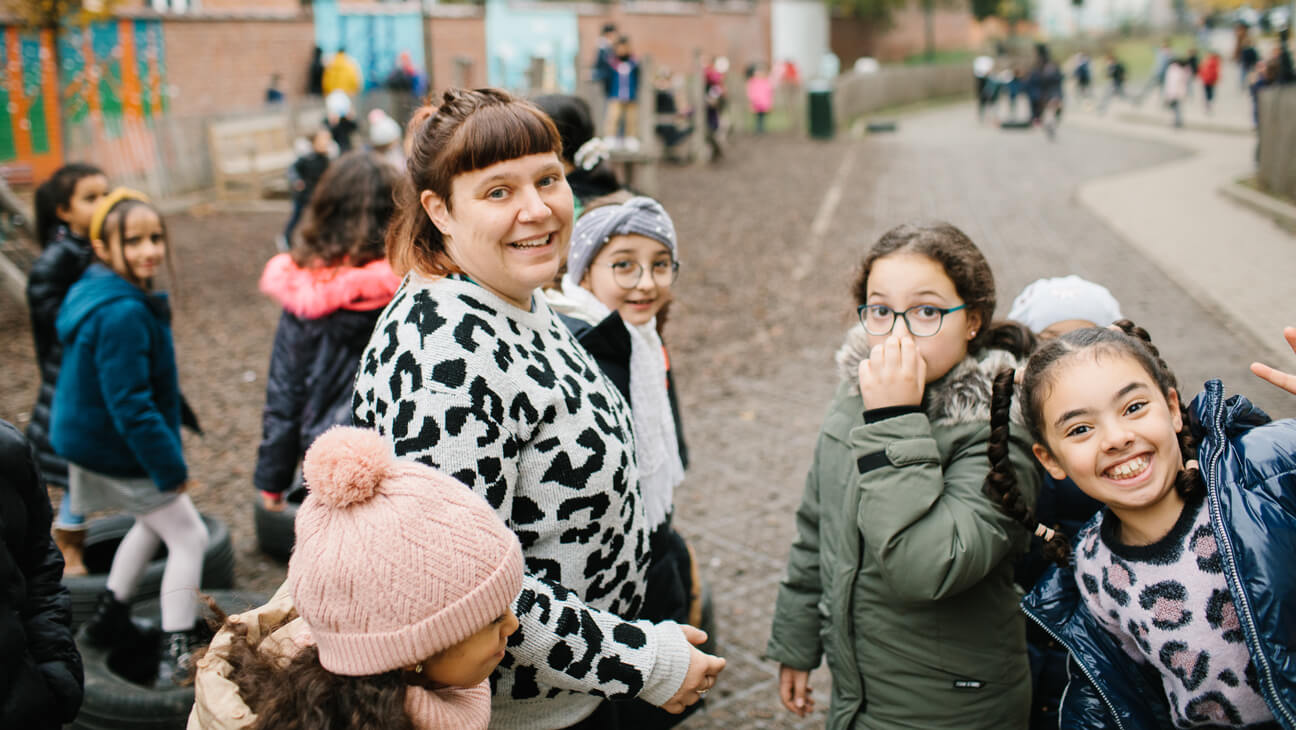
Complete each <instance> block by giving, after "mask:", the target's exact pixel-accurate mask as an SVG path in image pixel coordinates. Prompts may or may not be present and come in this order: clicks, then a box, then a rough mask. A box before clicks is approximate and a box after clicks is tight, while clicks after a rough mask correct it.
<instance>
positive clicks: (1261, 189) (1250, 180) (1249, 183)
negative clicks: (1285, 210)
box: [1237, 175, 1296, 206]
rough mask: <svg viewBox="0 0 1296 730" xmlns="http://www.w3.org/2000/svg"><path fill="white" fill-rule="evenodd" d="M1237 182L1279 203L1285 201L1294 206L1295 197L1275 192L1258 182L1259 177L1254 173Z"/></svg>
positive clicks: (1295, 203)
mask: <svg viewBox="0 0 1296 730" xmlns="http://www.w3.org/2000/svg"><path fill="white" fill-rule="evenodd" d="M1237 184H1238V185H1241V186H1242V187H1244V188H1247V189H1249V190H1254V191H1256V192H1257V193H1260V194H1261V195H1264V196H1266V197H1269V198H1273V199H1274V200H1276V201H1278V202H1280V203H1286V204H1287V205H1291V206H1296V198H1289V197H1287V196H1286V195H1283V194H1281V193H1276V192H1274V191H1272V190H1270V189H1268V188H1266V187H1265V186H1264V185H1262V184H1261V183H1260V178H1259V177H1257V176H1255V175H1251V176H1250V177H1244V178H1242V179H1241V180H1238V181H1237Z"/></svg>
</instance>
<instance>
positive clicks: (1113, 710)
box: [1022, 606, 1125, 730]
mask: <svg viewBox="0 0 1296 730" xmlns="http://www.w3.org/2000/svg"><path fill="white" fill-rule="evenodd" d="M1022 611H1023V612H1024V613H1025V614H1026V615H1027V616H1029V617H1030V619H1031V620H1032V621H1034V622H1035V623H1036V624H1037V625H1038V626H1039V627H1040V628H1041V629H1044V633H1046V634H1048V635H1049V636H1050V637H1052V638H1053V640H1054V641H1056V642H1057V643H1059V644H1061V645H1062V646H1065V647H1066V650H1067V654H1069V655H1070V656H1068V657H1067V661H1069V662H1073V663H1074V664H1075V665H1076V666H1077V667H1080V671H1081V672H1084V675H1085V678H1086V679H1088V680H1089V684H1092V685H1093V688H1094V689H1095V690H1097V692H1098V696H1099V697H1100V698H1101V699H1102V701H1103V704H1105V705H1107V712H1108V714H1110V715H1111V716H1112V719H1113V720H1115V721H1116V727H1118V728H1121V730H1125V723H1123V722H1121V717H1120V713H1118V712H1116V705H1115V703H1113V702H1112V701H1111V698H1110V697H1108V696H1107V693H1106V692H1104V691H1103V688H1102V685H1101V684H1098V680H1097V679H1095V678H1094V675H1093V673H1092V672H1090V671H1089V667H1086V666H1085V665H1084V664H1083V663H1081V661H1080V660H1079V659H1077V658H1076V652H1075V649H1073V648H1072V646H1071V644H1069V643H1068V642H1067V641H1066V639H1063V638H1062V637H1061V636H1059V635H1058V633H1057V632H1056V631H1054V630H1053V629H1051V628H1049V627H1048V625H1047V624H1045V623H1044V620H1043V619H1041V618H1040V617H1039V616H1036V615H1035V613H1034V612H1033V611H1031V609H1029V608H1027V607H1026V606H1022ZM1070 689H1071V683H1070V682H1067V686H1066V689H1064V690H1063V691H1062V697H1063V699H1065V698H1066V693H1067V691H1068V690H1070ZM1061 716H1062V707H1061V706H1060V705H1059V707H1058V717H1059V719H1060V718H1061Z"/></svg>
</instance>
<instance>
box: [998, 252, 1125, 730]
mask: <svg viewBox="0 0 1296 730" xmlns="http://www.w3.org/2000/svg"><path fill="white" fill-rule="evenodd" d="M1120 318H1121V311H1120V304H1119V303H1118V302H1117V301H1116V298H1115V297H1113V296H1112V293H1111V292H1110V291H1108V290H1107V288H1106V287H1104V286H1101V285H1099V284H1095V283H1093V282H1091V281H1086V280H1084V279H1081V278H1080V277H1078V276H1075V275H1074V274H1073V275H1071V276H1061V277H1057V278H1053V279H1039V280H1037V281H1034V282H1032V283H1031V284H1029V285H1028V286H1027V287H1026V288H1025V289H1022V292H1021V294H1018V295H1017V298H1016V299H1014V300H1013V303H1012V309H1011V310H1009V312H1008V319H1011V320H1014V321H1017V322H1021V323H1022V324H1024V325H1026V326H1027V327H1029V328H1030V329H1031V331H1032V332H1034V333H1035V334H1036V335H1037V336H1038V337H1039V338H1040V340H1041V341H1044V342H1047V341H1049V340H1053V339H1056V338H1058V337H1061V336H1062V335H1064V334H1066V333H1067V332H1071V331H1073V330H1077V329H1084V328H1088V327H1106V326H1108V325H1110V324H1111V323H1113V322H1115V321H1117V320H1119V319H1120ZM1039 471H1040V472H1041V477H1042V482H1041V486H1040V496H1039V503H1038V505H1037V506H1036V508H1035V519H1037V520H1039V522H1040V523H1041V524H1043V525H1047V526H1048V527H1051V528H1055V529H1058V530H1060V531H1062V532H1064V533H1066V534H1068V535H1074V534H1075V533H1076V532H1077V531H1079V529H1080V527H1081V526H1082V525H1084V523H1086V522H1088V521H1089V518H1091V517H1093V516H1094V513H1096V512H1097V511H1098V510H1099V509H1101V508H1102V503H1101V502H1099V501H1097V500H1095V499H1093V498H1092V497H1090V496H1088V495H1086V494H1085V493H1084V492H1082V491H1080V488H1079V487H1077V486H1076V485H1075V482H1073V481H1071V480H1070V479H1054V478H1053V477H1052V476H1051V475H1049V474H1048V473H1047V472H1045V471H1044V470H1043V469H1042V468H1041V469H1040V470H1039ZM1045 548H1046V545H1045V543H1044V541H1043V540H1042V539H1041V538H1039V537H1032V538H1031V549H1030V552H1028V553H1027V554H1026V555H1024V556H1023V557H1022V560H1021V562H1020V563H1018V565H1017V584H1018V585H1020V586H1021V587H1022V588H1023V589H1024V590H1026V591H1029V590H1030V589H1031V588H1033V587H1034V586H1035V583H1036V582H1037V581H1038V580H1039V578H1040V576H1042V575H1043V574H1044V572H1045V571H1046V570H1047V569H1048V567H1049V565H1050V564H1051V563H1050V561H1049V559H1048V558H1047V557H1046V556H1045ZM1026 642H1027V644H1028V648H1029V650H1030V659H1031V689H1032V697H1031V722H1030V726H1031V727H1032V728H1041V729H1042V728H1055V727H1057V726H1058V718H1057V712H1058V706H1059V705H1060V704H1061V700H1062V693H1063V691H1065V690H1066V683H1067V679H1066V677H1067V672H1066V661H1067V654H1066V650H1065V649H1063V648H1062V646H1061V645H1060V644H1058V643H1057V642H1056V641H1054V640H1053V639H1052V638H1051V637H1049V635H1048V634H1046V633H1045V632H1044V631H1043V630H1042V629H1040V628H1039V627H1038V626H1036V625H1035V624H1033V623H1028V624H1027V625H1026Z"/></svg>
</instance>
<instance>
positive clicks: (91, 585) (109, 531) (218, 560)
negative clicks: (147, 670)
mask: <svg viewBox="0 0 1296 730" xmlns="http://www.w3.org/2000/svg"><path fill="white" fill-rule="evenodd" d="M202 519H203V523H204V524H205V525H207V534H208V536H209V539H208V541H207V552H206V553H204V554H203V574H202V587H203V588H230V587H232V586H233V585H234V545H233V543H231V542H230V533H229V527H227V526H226V525H225V523H224V522H221V521H220V520H218V519H216V518H215V517H212V516H210V515H203V516H202ZM134 524H135V518H133V517H131V516H130V515H126V514H118V515H110V516H108V517H101V518H98V519H94V520H91V521H90V524H89V525H88V526H87V528H86V540H85V564H86V568H88V569H89V571H90V573H89V574H88V575H74V576H67V575H65V576H63V585H65V586H67V588H68V592H70V593H71V594H72V628H73V629H75V628H77V627H78V626H80V625H81V624H82V623H83V622H84V621H85V620H86V619H88V618H90V616H91V615H93V614H94V610H95V604H96V603H97V602H98V601H99V594H101V593H103V592H104V589H105V588H106V587H107V584H108V570H109V568H111V567H112V560H113V556H114V555H116V554H117V546H118V545H120V544H121V541H122V538H123V537H125V536H126V533H127V532H129V531H130V528H131V526H132V525H134ZM165 568H166V546H165V545H164V546H162V547H160V548H159V549H158V554H157V555H155V556H154V558H153V560H152V561H151V562H150V563H149V565H148V567H147V568H145V569H144V575H143V576H141V577H140V583H139V587H138V588H136V590H135V597H134V599H133V600H132V603H137V602H139V601H144V600H147V599H150V598H154V597H156V596H157V594H158V590H160V589H161V587H162V571H163V570H164V569H165Z"/></svg>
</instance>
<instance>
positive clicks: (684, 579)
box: [546, 197, 697, 728]
mask: <svg viewBox="0 0 1296 730" xmlns="http://www.w3.org/2000/svg"><path fill="white" fill-rule="evenodd" d="M572 241H573V243H572V245H571V248H570V249H569V250H568V252H567V273H566V274H565V275H564V277H563V283H562V292H561V293H558V292H551V293H546V296H547V297H550V299H551V305H552V306H553V308H554V311H556V312H558V313H559V315H560V317H561V318H562V320H563V323H564V324H566V325H567V326H568V328H569V329H571V331H572V334H574V335H576V339H577V340H579V341H580V343H581V345H583V346H584V347H585V349H586V350H588V351H589V353H590V354H591V355H593V356H594V358H595V360H597V361H598V364H599V368H600V369H601V370H602V371H603V374H604V375H606V376H607V377H608V379H609V380H611V381H612V383H613V384H614V385H616V387H617V390H619V391H621V395H622V397H624V398H625V399H626V401H627V402H628V403H629V404H630V412H631V415H632V416H633V418H634V433H635V460H636V462H637V463H638V464H639V491H640V492H641V493H642V495H643V502H644V511H645V513H646V516H647V518H648V530H649V553H650V554H651V562H650V563H649V567H648V575H647V590H646V596H647V598H646V599H645V603H644V606H643V608H642V609H640V611H639V617H640V618H644V619H648V620H650V621H666V620H671V621H676V622H678V623H680V624H685V623H693V624H696V623H697V621H696V620H694V621H690V620H689V613H690V611H689V609H690V596H691V595H692V593H693V580H692V560H691V559H690V557H689V552H688V546H687V545H686V544H685V542H684V538H683V537H681V536H680V535H679V533H677V532H675V530H674V529H673V528H672V527H671V514H672V511H673V509H674V492H675V487H677V486H678V485H679V483H680V482H681V481H683V479H684V466H685V464H684V459H685V458H686V457H685V454H686V451H685V449H684V440H683V433H682V431H681V429H680V427H679V409H678V407H677V406H676V401H675V387H674V382H673V380H672V379H671V376H670V368H669V358H668V357H667V355H666V348H665V346H664V345H663V344H662V341H661V338H660V336H659V335H658V330H657V326H658V320H657V315H658V314H659V313H660V312H662V308H663V307H665V306H666V304H667V303H668V302H670V300H671V284H672V283H674V281H675V277H676V275H677V274H678V273H679V259H678V258H677V254H678V250H677V248H676V243H675V226H674V224H673V223H672V222H671V219H670V216H668V215H667V214H666V211H665V210H664V209H663V208H662V207H661V205H660V204H659V203H658V202H657V201H655V200H652V199H651V198H643V197H634V198H630V199H629V200H627V201H626V202H625V203H622V204H620V205H605V206H602V207H598V208H594V209H591V210H590V211H588V212H587V213H586V214H585V215H583V216H581V218H580V220H579V221H577V223H576V227H575V228H574V229H573V231H572ZM551 294H552V296H550V295H551ZM636 704H638V705H639V707H637V708H636V709H635V710H634V711H633V712H629V711H627V712H622V713H621V716H622V723H621V726H622V727H623V728H627V727H631V726H633V727H673V726H674V725H676V724H678V722H679V721H680V718H679V717H674V716H670V715H667V714H666V713H664V712H662V711H661V710H658V709H657V708H655V707H652V706H651V705H647V704H646V703H636Z"/></svg>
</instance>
